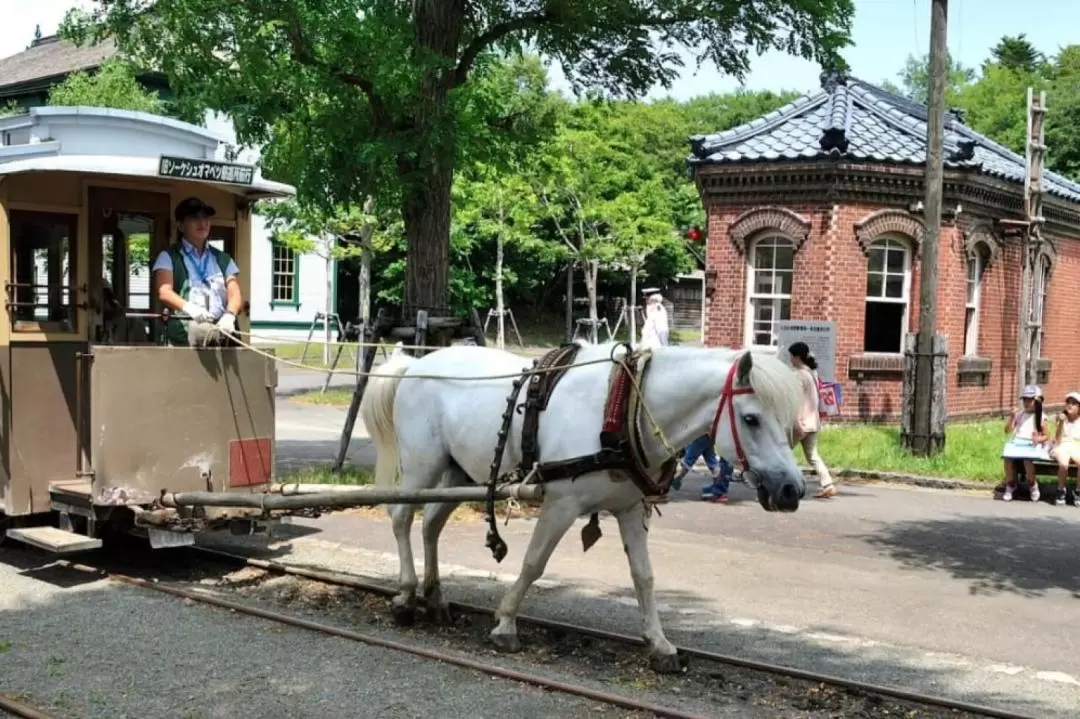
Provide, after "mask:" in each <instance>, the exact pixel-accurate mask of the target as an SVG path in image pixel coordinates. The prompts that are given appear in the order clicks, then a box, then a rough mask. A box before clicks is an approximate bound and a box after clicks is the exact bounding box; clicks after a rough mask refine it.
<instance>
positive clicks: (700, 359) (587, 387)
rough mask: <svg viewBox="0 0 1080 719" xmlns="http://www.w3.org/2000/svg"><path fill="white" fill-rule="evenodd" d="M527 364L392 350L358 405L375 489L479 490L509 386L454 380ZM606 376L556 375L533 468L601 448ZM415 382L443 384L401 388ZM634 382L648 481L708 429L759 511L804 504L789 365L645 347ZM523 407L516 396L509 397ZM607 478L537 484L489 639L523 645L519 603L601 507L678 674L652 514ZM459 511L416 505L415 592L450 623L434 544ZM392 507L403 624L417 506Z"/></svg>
mask: <svg viewBox="0 0 1080 719" xmlns="http://www.w3.org/2000/svg"><path fill="white" fill-rule="evenodd" d="M615 347H616V346H615V344H613V343H605V344H600V345H584V347H583V348H582V349H581V350H580V351H579V352H578V355H577V357H576V358H575V363H576V364H581V363H586V362H589V361H590V360H593V361H595V360H603V359H607V358H610V357H611V356H612V351H613V349H615ZM615 356H616V357H618V356H619V351H617V352H616V355H615ZM528 364H529V361H528V360H526V359H525V358H522V357H520V356H517V355H514V354H511V353H509V352H504V351H502V350H497V349H493V348H487V347H466V346H456V347H448V348H445V349H441V350H437V351H435V352H433V353H431V354H428V355H426V356H424V357H422V358H414V357H410V356H408V355H398V356H395V357H393V358H391V359H390V361H388V362H387V363H386V364H384V365H382V367H381V368H379V369H378V371H377V372H375V373H374V375H373V376H372V377H371V378H370V381H369V383H368V385H367V388H366V391H365V392H364V397H363V401H362V402H361V404H360V415H361V417H362V418H363V421H364V426H365V427H366V428H367V431H368V432H369V433H370V435H371V438H372V440H373V442H374V444H375V448H376V452H377V458H376V465H375V482H376V484H378V485H381V486H390V485H393V484H395V483H396V482H398V481H399V480H400V481H401V482H402V484H403V486H404V487H406V488H411V489H422V488H431V487H435V486H438V485H440V483H441V484H442V486H461V485H464V484H467V483H469V482H476V483H486V482H487V480H488V476H489V473H490V469H491V464H492V461H493V459H494V448H495V443H496V439H497V434H498V432H499V430H500V428H501V424H502V414H503V412H504V411H505V409H506V406H507V397H508V396H509V394H510V391H511V386H512V384H513V379H510V378H507V379H483V380H468V381H467V380H464V379H449V378H467V377H488V376H491V375H514V374H517V373H520V372H521V371H522V370H523V368H525V367H527V366H528ZM611 370H612V364H611V363H610V362H604V363H599V364H590V365H587V366H582V367H573V368H571V369H569V370H568V371H567V373H566V374H565V376H563V377H562V379H561V380H560V381H559V383H558V385H556V387H555V389H554V391H553V392H552V394H551V397H550V401H549V403H548V406H547V409H546V410H545V411H544V412H542V413H541V415H540V423H539V431H538V433H537V436H538V444H539V447H540V462H541V463H544V462H550V461H553V460H562V459H570V458H575V457H580V456H583V455H589V454H593V453H594V452H597V451H598V450H599V449H600V439H599V437H600V431H601V426H602V423H603V414H604V405H605V401H606V397H607V391H608V378H609V376H610V372H611ZM410 375H437V376H439V378H438V379H430V378H429V379H424V378H417V379H408V380H407V381H405V382H404V383H402V382H401V380H402V379H403V378H408V377H409V376H410ZM642 385H643V386H642V393H643V400H644V404H645V405H646V406H647V408H648V409H649V410H651V414H652V417H653V419H655V421H656V423H657V424H658V425H659V428H660V430H661V431H662V436H663V437H666V439H667V442H664V441H663V439H662V437H661V436H658V433H656V432H654V431H652V430H654V427H653V426H652V424H651V423H650V421H649V420H648V418H647V417H645V416H639V417H638V418H635V419H636V421H638V422H639V423H640V426H641V427H642V428H643V430H644V431H642V432H641V436H642V444H643V450H644V453H645V455H646V458H647V460H648V463H649V467H650V468H651V470H650V471H652V472H653V477H654V479H655V477H656V475H658V474H659V471H658V468H659V467H660V465H661V464H662V463H663V462H664V461H665V460H666V459H668V458H669V457H670V456H671V452H670V451H669V449H668V447H674V448H682V447H685V446H687V445H688V444H690V443H691V442H692V441H693V440H695V439H697V438H698V437H700V436H701V435H703V434H705V433H707V432H710V431H712V432H715V435H716V441H717V444H718V446H719V447H721V449H722V453H723V455H724V456H726V457H739V458H740V459H741V460H742V461H745V462H746V463H747V465H748V468H747V472H746V473H745V475H746V476H747V479H748V481H749V482H751V483H752V484H756V485H757V487H758V499H759V501H760V502H761V504H762V506H763V507H764V508H765V509H767V510H770V511H772V510H781V511H794V510H796V509H797V508H798V506H799V500H800V499H801V498H802V497H803V495H804V493H805V484H804V481H803V476H802V472H801V471H800V469H799V467H798V465H797V464H796V462H795V456H794V454H793V453H792V450H791V446H790V444H789V441H788V438H789V432H790V428H791V427H792V426H793V425H794V422H795V418H796V415H797V412H798V410H799V403H800V397H801V394H800V390H799V383H798V379H797V378H796V376H795V374H794V372H793V371H792V370H791V368H789V367H788V366H787V365H785V364H783V363H782V362H781V361H780V360H778V359H776V357H775V356H773V355H771V354H763V353H762V354H758V353H754V354H751V353H749V352H740V351H736V350H731V349H701V348H690V347H661V348H658V349H656V350H653V352H652V359H651V360H650V364H649V366H648V371H647V374H646V375H645V378H644V381H643V383H642ZM631 391H633V390H631ZM524 400H525V391H524V389H523V390H522V391H521V394H520V397H519V399H518V400H517V402H519V403H520V402H523V401H524ZM725 407H726V409H724V408H725ZM718 408H720V410H721V411H718ZM641 414H642V415H645V414H646V413H645V412H644V411H642V412H641ZM522 422H523V417H522V415H521V414H520V413H515V415H514V418H513V421H512V425H511V429H510V436H509V438H508V440H507V443H506V450H505V453H504V454H503V458H502V466H501V467H500V472H499V473H500V475H502V474H503V473H505V472H508V471H510V470H512V469H513V468H515V467H516V466H517V465H518V464H519V463H520V461H521V426H522ZM615 479H616V477H615V476H614V473H611V472H608V471H603V472H593V473H589V474H585V475H582V476H580V477H578V478H577V479H575V480H573V481H571V480H559V481H553V482H549V483H547V484H545V485H544V499H543V507H542V512H541V515H540V518H539V519H538V520H537V522H536V527H535V529H534V530H533V534H532V538H531V540H530V542H529V547H528V550H527V551H526V554H525V559H524V562H523V563H522V567H521V574H520V575H519V576H518V578H517V581H516V582H515V583H514V585H513V586H512V587H511V588H510V589H509V590H508V591H507V593H506V594H505V596H504V597H503V599H502V602H501V604H500V605H499V608H498V610H497V612H496V614H495V617H496V619H497V620H498V625H497V626H496V627H495V628H494V629H493V630H492V632H491V639H492V641H493V643H494V644H495V646H496V647H497V648H499V649H500V650H503V651H517V650H518V649H520V642H519V640H518V637H517V628H516V623H515V619H516V617H517V614H518V609H519V607H520V605H521V602H522V600H523V599H524V596H525V593H526V592H527V591H528V589H529V587H530V586H531V585H532V583H533V582H535V581H536V580H537V579H539V578H540V577H541V576H542V575H543V573H544V568H545V566H546V565H547V562H548V559H549V558H550V557H551V553H552V551H553V550H554V549H555V546H556V545H557V544H558V542H559V540H560V539H561V538H562V536H563V535H564V534H565V533H566V531H567V530H568V529H569V528H570V527H571V526H572V525H573V523H574V521H575V520H576V519H577V518H578V517H582V516H584V515H588V514H592V513H595V512H600V511H607V512H610V513H611V514H613V515H614V516H615V518H616V519H617V521H618V524H619V532H620V534H621V535H622V541H623V546H624V549H625V551H626V554H627V556H628V559H629V564H630V574H631V577H632V578H633V582H634V589H635V590H636V593H637V599H638V605H639V608H640V611H641V614H642V619H643V621H644V634H645V638H646V640H647V641H648V643H649V648H650V660H651V661H650V663H651V665H652V667H653V668H654V669H656V670H657V671H664V672H667V671H679V670H680V669H681V667H682V662H681V661H680V657H678V656H677V655H676V650H675V647H674V646H673V645H672V644H671V642H669V641H668V640H667V638H666V637H665V636H664V632H663V629H662V627H661V625H660V617H659V614H658V612H657V608H656V599H655V594H654V589H653V573H652V567H651V564H650V561H649V553H648V545H647V537H648V534H647V533H648V520H649V516H650V512H649V508H648V507H647V505H646V503H645V502H644V501H643V495H642V492H641V490H639V489H638V488H637V486H636V485H635V484H634V483H633V482H631V481H627V480H626V479H625V477H621V478H620V479H622V481H615ZM455 506H456V505H454V504H450V503H437V504H428V505H426V506H425V508H424V526H423V542H424V587H423V594H424V599H425V603H426V607H427V610H428V612H429V614H431V615H432V616H433V617H435V618H436V619H437V620H443V619H445V618H446V617H447V616H448V612H447V606H446V602H445V601H444V600H443V598H442V594H441V590H440V587H439V560H438V540H439V534H440V532H441V531H442V529H443V526H444V525H445V523H446V520H447V518H448V517H449V516H450V513H451V512H453V510H454V508H455ZM388 510H389V513H390V516H391V518H392V520H393V527H394V535H395V537H396V539H397V545H398V555H399V559H400V578H399V594H397V595H396V596H395V597H394V599H393V609H394V615H395V618H396V619H397V620H398V621H400V622H409V621H412V619H413V613H414V611H415V608H416V596H415V593H416V587H417V577H416V569H415V566H414V563H413V554H412V544H411V541H410V528H411V526H412V519H413V510H414V508H413V506H412V505H391V506H389V507H388Z"/></svg>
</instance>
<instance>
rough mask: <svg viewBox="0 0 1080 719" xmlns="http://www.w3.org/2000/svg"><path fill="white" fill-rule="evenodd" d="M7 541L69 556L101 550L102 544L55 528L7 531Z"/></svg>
mask: <svg viewBox="0 0 1080 719" xmlns="http://www.w3.org/2000/svg"><path fill="white" fill-rule="evenodd" d="M7 536H8V538H9V539H14V540H15V541H17V542H23V543H24V544H30V545H33V546H35V547H39V548H41V549H44V550H47V551H49V552H53V553H55V554H70V553H72V552H85V551H88V550H90V549H99V548H101V545H102V542H101V540H100V539H95V538H94V537H87V536H86V535H85V534H77V533H75V532H68V531H66V530H63V529H57V528H56V527H21V528H14V529H9V530H7Z"/></svg>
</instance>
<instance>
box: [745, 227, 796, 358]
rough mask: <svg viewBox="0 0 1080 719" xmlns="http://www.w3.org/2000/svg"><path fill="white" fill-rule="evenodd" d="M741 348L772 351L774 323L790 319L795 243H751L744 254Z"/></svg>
mask: <svg viewBox="0 0 1080 719" xmlns="http://www.w3.org/2000/svg"><path fill="white" fill-rule="evenodd" d="M746 256H747V260H748V262H749V272H747V275H748V282H747V288H746V300H747V301H746V318H747V319H746V322H745V338H744V344H745V345H746V346H747V347H759V348H760V347H775V346H776V323H777V322H778V321H780V320H789V319H791V280H792V274H793V272H794V268H795V243H793V242H792V241H791V240H789V239H788V238H786V237H784V236H783V235H765V236H763V237H761V238H759V239H757V240H754V241H753V242H752V243H751V245H750V251H749V252H748V253H747V255H746Z"/></svg>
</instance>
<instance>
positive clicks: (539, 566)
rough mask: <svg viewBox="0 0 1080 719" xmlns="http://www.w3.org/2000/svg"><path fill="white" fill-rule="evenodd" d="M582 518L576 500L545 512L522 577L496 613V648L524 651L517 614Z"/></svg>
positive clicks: (493, 635)
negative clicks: (553, 557) (572, 529)
mask: <svg viewBox="0 0 1080 719" xmlns="http://www.w3.org/2000/svg"><path fill="white" fill-rule="evenodd" d="M580 514H581V507H580V506H579V505H578V503H577V501H576V500H575V499H574V498H573V497H561V498H559V499H557V500H555V501H553V502H551V503H550V504H548V505H547V506H546V507H545V508H544V512H543V514H541V515H540V519H538V520H537V521H536V529H534V530H533V534H532V538H531V539H530V540H529V548H528V549H527V550H526V552H525V560H524V561H523V562H522V563H521V574H519V575H518V578H517V581H515V582H514V584H513V586H511V587H510V589H509V590H507V592H506V594H505V595H504V596H503V599H502V602H500V603H499V609H498V611H496V612H495V618H496V619H497V620H498V622H499V623H498V625H497V626H496V627H495V628H494V629H493V630H491V641H492V642H493V643H494V644H495V646H496V648H498V649H500V650H502V651H504V652H516V651H518V650H519V649H521V641H520V640H519V639H518V635H517V614H518V609H519V608H520V607H521V601H522V600H523V599H524V598H525V593H526V592H527V591H529V587H531V586H532V584H533V582H535V581H536V580H537V579H539V578H540V577H541V576H543V574H544V568H545V567H547V563H548V559H550V558H551V553H552V552H553V551H555V547H556V546H558V544H559V540H560V539H562V537H563V535H564V534H566V530H568V529H570V526H571V525H572V524H573V523H574V520H575V519H577V517H578V516H579V515H580Z"/></svg>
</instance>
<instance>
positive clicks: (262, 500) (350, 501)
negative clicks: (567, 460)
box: [161, 484, 544, 510]
mask: <svg viewBox="0 0 1080 719" xmlns="http://www.w3.org/2000/svg"><path fill="white" fill-rule="evenodd" d="M487 493H488V488H487V487H481V486H475V487H438V488H435V489H402V488H399V487H396V488H393V489H383V488H378V487H372V488H353V489H349V490H342V491H332V492H321V493H318V494H292V495H282V494H269V493H259V494H241V493H239V492H179V493H175V494H174V493H171V492H170V493H166V494H163V495H162V496H161V503H162V504H163V505H164V506H166V507H241V508H253V509H266V510H277V509H308V508H339V509H344V508H347V507H372V506H375V505H379V504H427V503H429V502H481V501H484V500H485V499H487ZM543 496H544V488H543V486H542V485H539V484H530V485H526V486H520V485H513V484H510V485H504V486H502V487H499V488H497V489H496V490H495V497H496V498H497V499H509V498H515V499H521V500H523V501H527V502H535V501H537V500H539V499H541V498H542V497H543Z"/></svg>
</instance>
